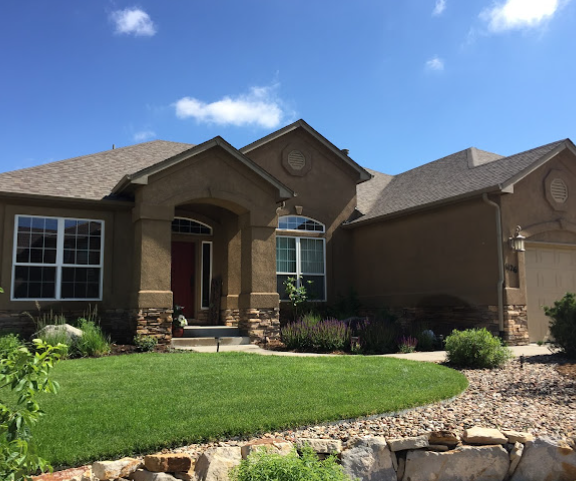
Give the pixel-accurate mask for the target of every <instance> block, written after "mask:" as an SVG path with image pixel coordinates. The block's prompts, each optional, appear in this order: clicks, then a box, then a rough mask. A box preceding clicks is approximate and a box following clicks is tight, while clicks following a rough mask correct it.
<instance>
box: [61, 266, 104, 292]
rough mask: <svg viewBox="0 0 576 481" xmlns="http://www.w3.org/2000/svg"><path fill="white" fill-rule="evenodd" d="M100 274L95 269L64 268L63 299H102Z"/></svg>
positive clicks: (98, 270)
mask: <svg viewBox="0 0 576 481" xmlns="http://www.w3.org/2000/svg"><path fill="white" fill-rule="evenodd" d="M100 274H101V271H100V269H99V268H94V267H63V268H62V293H61V294H62V299H98V298H100Z"/></svg>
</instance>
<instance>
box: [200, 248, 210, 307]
mask: <svg viewBox="0 0 576 481" xmlns="http://www.w3.org/2000/svg"><path fill="white" fill-rule="evenodd" d="M211 250H212V245H211V244H208V243H204V244H202V307H204V308H208V307H210V283H211V281H212V279H210V269H211V267H210V262H211V255H210V254H211Z"/></svg>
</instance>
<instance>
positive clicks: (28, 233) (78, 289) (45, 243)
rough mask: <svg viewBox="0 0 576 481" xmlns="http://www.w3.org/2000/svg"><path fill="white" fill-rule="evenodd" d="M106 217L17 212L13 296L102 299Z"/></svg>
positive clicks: (50, 298)
mask: <svg viewBox="0 0 576 481" xmlns="http://www.w3.org/2000/svg"><path fill="white" fill-rule="evenodd" d="M103 235H104V222H103V221H101V220H91V219H70V218H63V217H39V216H25V215H17V216H16V221H15V228H14V262H13V272H12V299H15V300H101V298H102V266H103V257H104V249H103Z"/></svg>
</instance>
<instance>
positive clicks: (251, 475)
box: [230, 446, 350, 481]
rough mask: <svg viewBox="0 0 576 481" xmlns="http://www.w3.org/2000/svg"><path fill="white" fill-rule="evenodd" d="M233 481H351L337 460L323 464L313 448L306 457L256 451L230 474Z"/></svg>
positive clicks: (330, 460)
mask: <svg viewBox="0 0 576 481" xmlns="http://www.w3.org/2000/svg"><path fill="white" fill-rule="evenodd" d="M230 479H231V480H232V481H349V480H350V477H349V476H348V475H346V474H345V473H344V471H343V469H342V466H340V465H339V464H338V463H337V462H336V458H335V457H334V456H329V457H328V458H327V459H325V460H324V461H320V460H319V459H318V456H317V455H316V453H315V452H314V451H313V450H312V448H310V447H308V446H306V447H304V448H303V449H302V455H301V456H298V454H297V453H296V451H292V452H291V453H290V454H288V455H285V456H283V455H281V454H277V453H271V452H267V451H266V450H264V449H259V450H256V451H253V452H252V453H251V454H250V455H249V456H248V458H247V459H244V460H242V462H241V463H240V466H238V467H236V468H233V469H232V471H231V473H230Z"/></svg>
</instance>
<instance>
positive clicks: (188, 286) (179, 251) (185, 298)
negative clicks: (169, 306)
mask: <svg viewBox="0 0 576 481" xmlns="http://www.w3.org/2000/svg"><path fill="white" fill-rule="evenodd" d="M194 245H195V244H194V243H193V242H172V292H173V293H174V305H177V306H184V315H185V316H186V318H187V319H193V318H194V297H195V296H194V291H195V289H194V257H195V255H194V254H195V249H194Z"/></svg>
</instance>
